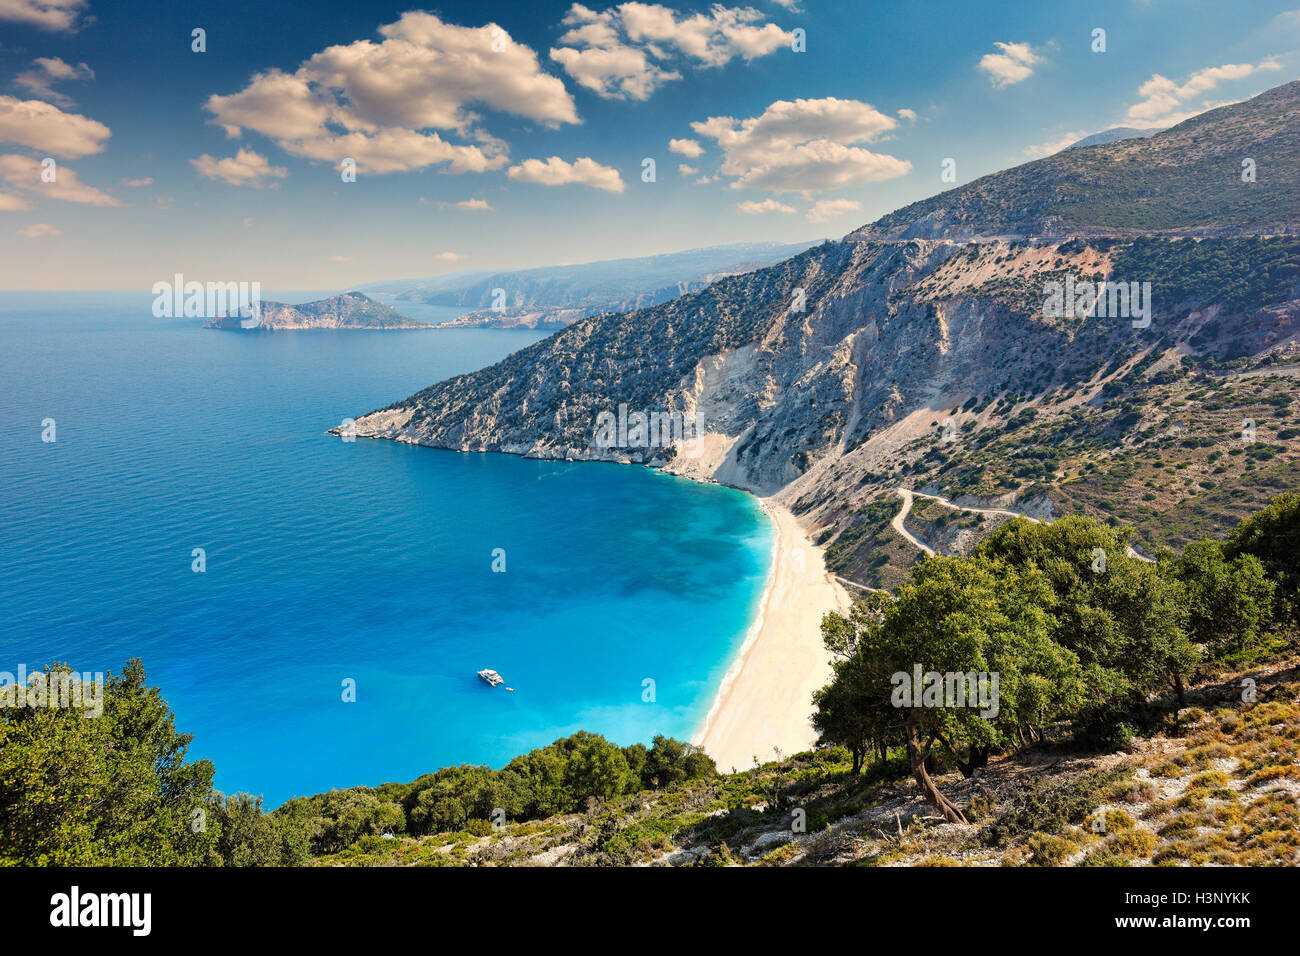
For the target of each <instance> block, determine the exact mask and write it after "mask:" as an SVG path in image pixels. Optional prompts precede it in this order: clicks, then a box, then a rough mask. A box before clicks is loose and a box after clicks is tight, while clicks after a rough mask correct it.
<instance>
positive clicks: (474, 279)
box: [361, 240, 820, 330]
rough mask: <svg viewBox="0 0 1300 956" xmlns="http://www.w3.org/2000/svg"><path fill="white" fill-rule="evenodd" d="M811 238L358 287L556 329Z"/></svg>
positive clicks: (482, 318) (506, 324)
mask: <svg viewBox="0 0 1300 956" xmlns="http://www.w3.org/2000/svg"><path fill="white" fill-rule="evenodd" d="M818 241H820V240H818ZM813 245H816V242H812V241H809V242H794V243H778V242H739V243H731V244H729V245H722V246H708V247H706V248H703V249H689V250H687V251H685V252H673V253H668V254H666V255H658V256H642V257H639V258H634V259H607V260H602V261H599V262H584V263H580V264H576V265H566V266H542V267H539V268H533V269H517V270H513V271H500V272H490V271H482V270H478V271H469V272H455V273H451V274H449V275H442V276H432V277H429V278H425V279H397V280H389V281H385V282H372V283H369V284H366V285H363V286H361V288H362V289H365V290H366V291H367V292H369V293H371V294H372V295H375V296H378V297H379V298H381V299H394V300H397V301H399V302H419V303H423V304H425V305H437V306H452V307H459V308H461V309H463V310H464V313H463V314H462V315H459V316H457V317H456V318H455V319H452V320H450V321H447V322H443V323H441V324H440V325H438V326H437V327H438V328H459V329H464V328H479V329H519V328H523V329H542V330H555V329H562V328H565V327H566V326H569V325H572V324H573V323H574V322H577V321H578V320H579V319H583V318H586V317H587V316H591V315H598V314H600V313H602V312H631V311H634V310H636V309H644V308H648V307H650V306H654V305H659V304H661V303H664V302H668V301H670V300H672V299H676V298H678V297H679V296H683V295H686V294H688V293H691V292H698V291H700V290H701V289H704V288H707V287H708V286H710V285H712V284H713V283H714V282H716V281H717V280H719V279H721V278H724V277H726V276H732V275H740V274H742V273H746V272H753V271H754V270H756V269H761V268H762V267H764V266H769V265H772V264H773V263H776V262H781V261H782V260H784V259H788V258H789V257H790V256H793V255H797V254H798V253H800V252H803V251H804V250H805V249H807V248H809V247H810V246H813Z"/></svg>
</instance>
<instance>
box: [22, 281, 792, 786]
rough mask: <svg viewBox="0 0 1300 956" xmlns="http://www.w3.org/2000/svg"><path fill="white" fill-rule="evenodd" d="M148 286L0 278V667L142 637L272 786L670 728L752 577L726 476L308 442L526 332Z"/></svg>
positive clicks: (206, 732) (176, 692)
mask: <svg viewBox="0 0 1300 956" xmlns="http://www.w3.org/2000/svg"><path fill="white" fill-rule="evenodd" d="M282 295H285V297H286V298H288V297H289V294H283V293H282ZM268 297H274V296H268ZM302 297H305V295H303V296H302ZM289 301H300V298H298V297H295V298H289ZM149 304H150V298H149V297H148V296H147V295H145V296H142V295H137V294H125V293H95V294H89V293H78V294H64V293H0V408H2V409H3V413H2V414H0V487H3V497H2V504H3V507H2V509H0V593H2V594H3V601H2V602H0V670H8V671H14V670H15V669H16V668H17V665H18V664H19V663H25V664H27V666H28V667H29V668H36V667H40V666H44V665H46V664H48V663H49V662H50V661H52V660H59V661H64V662H67V663H69V664H71V665H72V666H73V667H74V668H75V669H77V670H82V671H84V670H107V669H113V670H117V669H118V668H120V667H121V665H122V663H123V661H124V660H126V659H127V658H129V657H137V656H138V657H140V658H142V659H143V661H144V664H145V667H146V669H147V670H148V673H149V678H150V682H151V683H156V684H158V685H159V686H160V687H161V688H162V691H163V695H164V696H165V697H166V698H167V700H168V701H169V702H170V703H171V705H172V706H173V708H174V709H175V711H176V715H177V723H178V726H179V727H180V728H181V729H182V730H184V731H186V732H189V733H192V734H194V742H193V744H192V745H191V749H190V753H191V755H192V756H203V757H209V758H211V759H212V760H213V761H214V762H215V763H216V767H217V779H216V782H217V785H218V787H220V788H222V789H224V790H226V791H228V792H233V791H237V790H246V791H249V792H252V793H259V794H264V795H265V797H266V799H267V802H268V804H270V805H276V804H278V803H280V802H282V801H283V800H285V799H287V798H289V797H291V796H294V795H296V794H305V793H314V792H318V791H321V790H326V789H329V788H331V787H346V786H355V785H359V784H377V783H381V782H384V781H390V780H409V779H413V778H414V777H416V776H418V775H419V774H421V773H424V772H428V771H431V770H434V769H436V768H438V767H440V766H445V765H448V764H454V763H460V762H464V761H468V762H474V763H489V764H491V765H493V766H499V765H501V764H502V763H504V762H505V761H507V760H508V759H509V758H510V757H512V756H514V755H515V754H517V753H521V752H523V751H526V750H528V749H530V748H532V747H536V746H540V745H544V744H546V743H549V742H550V741H551V740H553V739H554V738H556V737H557V736H560V735H563V734H567V733H571V732H573V731H575V730H579V729H586V730H590V731H594V732H598V733H603V734H605V735H606V736H608V737H609V738H610V739H612V740H614V741H615V742H617V743H619V744H628V743H631V742H633V741H637V740H640V741H648V740H649V738H650V737H651V736H653V735H654V734H656V733H665V734H670V735H675V736H678V737H682V738H685V737H688V736H689V735H690V734H691V732H692V731H693V729H694V728H695V727H696V726H697V725H698V723H699V722H700V720H701V719H702V718H703V716H704V714H705V713H707V711H708V707H709V704H710V703H711V700H712V697H713V694H714V692H715V691H716V689H717V687H718V684H719V683H720V682H721V679H722V676H723V674H724V673H725V671H726V668H727V665H728V663H729V661H730V658H731V657H732V655H733V654H734V652H735V651H736V650H737V649H738V648H739V646H740V644H741V642H742V640H743V636H744V631H745V629H746V627H747V624H748V621H749V619H750V617H751V616H752V613H753V611H754V608H755V606H756V604H757V601H758V599H759V597H760V592H761V589H762V585H763V580H764V577H765V574H766V570H767V562H768V552H769V548H770V540H771V539H770V533H771V532H770V529H769V527H768V525H767V523H766V519H765V518H763V516H762V514H761V512H759V510H758V509H757V507H756V505H755V504H754V503H753V502H752V501H751V500H750V499H749V498H748V497H747V496H745V495H742V494H740V493H738V492H734V491H731V490H728V489H725V488H719V487H716V486H705V485H696V484H692V483H689V482H685V481H681V480H678V479H673V478H669V477H666V476H663V475H659V474H656V473H654V472H651V471H649V470H647V469H642V468H631V467H620V466H617V465H604V464H579V463H564V462H538V461H528V460H524V459H520V458H515V457H511V456H506V455H461V454H457V453H453V452H444V451H436V450H432V449H427V448H417V447H411V446H406V445H399V444H395V443H392V442H380V441H366V440H364V439H358V440H357V441H355V442H353V443H346V442H343V441H341V440H339V439H337V438H334V437H331V436H328V435H326V434H324V432H325V430H326V429H327V428H330V427H332V426H334V425H337V424H338V423H339V422H340V421H341V420H342V419H343V418H345V417H347V416H350V415H355V414H357V413H360V412H365V411H368V410H370V409H372V408H376V407H380V406H383V405H387V404H388V403H390V402H392V401H394V400H396V399H399V398H402V397H405V396H406V395H408V394H410V393H412V392H415V391H417V390H418V389H420V388H422V387H424V386H425V385H428V384H430V383H431V382H434V381H436V380H438V379H441V378H444V377H446V376H448V375H452V374H456V373H458V372H463V371H468V370H471V369H474V368H478V367H481V366H484V365H487V364H490V363H491V362H494V361H496V360H498V359H500V358H502V357H503V356H505V355H506V354H507V353H509V352H511V351H514V350H516V349H518V348H520V347H522V346H524V345H527V344H529V343H531V342H533V341H536V340H537V339H538V338H540V336H539V335H538V334H537V333H533V332H520V331H494V330H444V331H436V332H400V333H399V332H394V333H374V332H369V333H367V332H320V333H280V334H274V335H243V334H239V333H230V332H217V331H213V330H204V329H201V328H198V326H199V325H200V324H201V323H200V322H199V321H197V320H194V319H155V318H154V317H153V316H152V315H151V314H150V310H149ZM421 317H423V316H421ZM47 418H52V419H54V420H55V427H56V429H57V431H56V441H55V442H53V443H44V442H42V440H41V431H42V421H43V420H44V419H47ZM195 548H203V549H204V550H205V552H206V565H207V567H206V571H205V572H204V573H195V572H194V571H193V570H192V561H193V558H192V557H191V554H192V551H193V549H195ZM496 548H503V549H505V560H506V571H505V573H494V572H493V571H492V560H493V558H492V553H493V550H494V549H496ZM484 667H491V668H495V669H496V670H498V671H500V672H501V674H502V675H503V676H504V677H505V678H506V683H507V684H508V685H510V686H511V687H514V688H515V689H516V692H515V693H508V692H506V691H505V690H504V689H503V688H496V689H489V688H488V687H487V686H486V685H485V684H483V683H482V682H481V681H480V680H479V679H478V678H477V677H476V676H475V672H476V671H477V670H479V669H481V668H484ZM347 679H351V680H354V681H355V682H356V701H355V703H345V702H344V701H343V700H342V695H343V682H344V681H345V680H347ZM646 679H650V680H653V681H654V682H655V684H654V689H655V697H656V699H655V701H654V702H645V701H643V699H642V698H643V686H644V684H643V681H645V680H646Z"/></svg>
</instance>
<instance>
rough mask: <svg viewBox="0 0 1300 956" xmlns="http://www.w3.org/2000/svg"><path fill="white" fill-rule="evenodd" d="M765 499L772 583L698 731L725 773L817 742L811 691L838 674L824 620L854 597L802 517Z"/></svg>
mask: <svg viewBox="0 0 1300 956" xmlns="http://www.w3.org/2000/svg"><path fill="white" fill-rule="evenodd" d="M760 505H761V506H762V508H763V510H764V512H766V514H767V515H768V517H769V518H770V519H771V520H772V524H773V531H774V540H773V545H772V548H773V560H772V566H771V569H770V571H769V572H768V579H767V585H766V587H765V588H764V591H763V597H762V599H761V601H760V604H759V610H758V614H757V616H756V617H755V619H754V621H753V622H752V623H751V625H750V630H749V632H748V634H747V635H746V637H745V643H744V645H743V646H742V647H741V649H740V652H739V653H738V654H737V656H736V659H735V660H734V661H733V662H732V664H731V667H730V668H729V669H728V670H727V674H726V676H725V677H724V678H723V681H722V685H721V687H720V688H719V689H718V695H717V697H716V698H715V699H714V701H713V705H712V707H711V708H710V709H709V714H708V716H707V717H706V718H705V720H704V723H703V724H702V725H701V727H700V729H699V730H698V731H697V732H696V734H695V736H694V738H693V743H695V744H697V745H699V746H701V747H703V748H704V751H705V752H706V753H707V754H708V755H709V756H710V757H712V758H713V759H714V761H715V762H716V763H717V765H718V769H719V770H720V771H722V772H724V773H725V772H727V771H730V770H731V769H732V768H735V769H737V770H744V769H747V768H749V767H751V766H753V765H754V762H755V759H757V760H758V762H760V763H762V762H764V761H767V760H771V759H773V758H774V756H775V754H774V748H775V749H776V750H780V751H781V753H782V754H786V755H788V754H792V753H798V752H799V751H801V750H807V749H808V748H809V747H810V746H811V745H812V744H813V743H814V741H816V739H817V733H816V731H814V730H813V727H812V719H811V715H812V710H813V707H812V695H813V692H814V691H816V690H818V689H819V688H821V687H823V686H825V685H826V683H827V682H828V681H829V680H830V676H831V665H830V655H829V654H828V653H827V652H826V649H825V648H824V647H823V646H822V638H821V620H822V616H823V615H824V614H825V613H826V612H827V611H831V610H840V611H844V610H847V609H848V606H849V603H850V599H849V595H848V593H847V592H846V591H845V589H844V588H843V587H842V586H841V585H840V584H839V582H837V581H836V580H835V579H834V578H833V577H832V576H831V575H829V574H827V573H826V570H825V566H824V564H823V561H822V552H821V549H820V548H817V547H814V546H813V544H812V543H811V542H810V541H809V539H808V536H807V535H806V534H805V533H804V530H803V528H802V527H800V525H799V522H798V520H797V519H796V518H795V516H794V515H793V514H792V513H791V512H790V511H789V510H788V509H787V508H785V507H784V506H782V505H780V504H777V503H776V502H775V501H773V500H772V499H760Z"/></svg>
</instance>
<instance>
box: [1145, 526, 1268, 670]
mask: <svg viewBox="0 0 1300 956" xmlns="http://www.w3.org/2000/svg"><path fill="white" fill-rule="evenodd" d="M1170 573H1172V575H1173V576H1174V578H1175V579H1176V580H1177V581H1178V582H1179V583H1180V584H1181V585H1182V587H1183V594H1184V597H1185V601H1186V609H1187V626H1188V631H1189V633H1190V634H1191V637H1192V640H1194V641H1196V642H1198V643H1200V644H1202V645H1204V646H1205V647H1206V649H1207V650H1208V652H1209V654H1210V656H1211V657H1212V658H1215V659H1223V658H1225V657H1227V656H1228V655H1229V654H1232V656H1233V658H1234V659H1235V660H1242V659H1246V658H1248V657H1249V656H1250V654H1251V652H1252V651H1253V650H1254V649H1255V648H1256V647H1257V646H1258V644H1259V641H1260V638H1261V636H1262V633H1263V629H1264V627H1265V626H1266V625H1267V624H1268V623H1269V621H1270V620H1271V617H1272V606H1273V592H1274V589H1275V587H1274V583H1273V581H1272V580H1270V579H1269V577H1268V576H1267V574H1266V573H1265V571H1264V565H1263V564H1262V563H1261V562H1260V560H1259V558H1257V557H1255V556H1254V555H1253V554H1238V555H1237V556H1236V557H1235V558H1233V559H1232V560H1231V561H1229V560H1227V558H1226V557H1225V556H1224V551H1223V545H1221V544H1220V543H1219V542H1217V541H1212V540H1205V541H1197V542H1194V543H1192V544H1189V545H1188V546H1187V547H1186V548H1185V549H1184V550H1183V553H1182V555H1181V556H1180V557H1179V558H1178V559H1177V560H1176V561H1174V562H1173V563H1172V566H1171V568H1170Z"/></svg>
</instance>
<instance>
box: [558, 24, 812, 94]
mask: <svg viewBox="0 0 1300 956" xmlns="http://www.w3.org/2000/svg"><path fill="white" fill-rule="evenodd" d="M563 22H564V25H565V26H566V27H568V28H569V30H568V32H566V33H565V34H564V35H563V36H561V37H560V39H559V41H558V43H559V45H558V46H556V47H553V48H552V49H551V59H552V60H554V61H555V62H556V63H558V64H560V66H561V67H562V68H563V69H564V71H565V72H566V73H568V74H569V76H571V77H572V78H573V79H574V80H575V81H576V82H577V83H578V84H579V85H580V86H585V87H586V88H587V89H589V90H593V91H594V92H595V93H596V94H597V95H599V96H603V97H607V98H610V99H633V100H644V99H648V98H649V97H650V94H652V93H653V92H654V91H655V90H656V89H658V88H659V87H660V86H662V85H663V84H664V83H667V82H668V81H670V80H678V79H681V73H680V72H679V68H681V67H715V66H723V65H725V64H727V63H730V62H731V61H732V60H733V59H736V58H737V57H739V58H741V59H744V60H745V61H750V60H754V59H756V58H758V57H761V56H766V55H767V54H769V53H772V52H774V51H775V50H779V49H781V48H782V47H788V46H789V45H790V43H791V42H792V41H793V39H794V35H793V34H792V33H789V32H788V31H786V30H783V29H781V28H780V27H778V26H777V25H776V24H774V23H768V22H766V18H765V17H764V15H763V14H762V13H761V12H759V11H758V10H755V9H753V8H751V7H725V6H723V5H721V4H714V5H713V7H712V8H711V9H710V10H709V12H708V13H697V14H693V15H689V16H681V17H680V19H679V15H678V14H677V13H676V12H675V11H673V10H671V9H669V8H668V7H665V6H662V5H661V4H657V3H621V4H619V5H618V6H616V7H611V8H610V9H608V10H606V11H604V12H603V13H597V12H596V11H595V10H592V9H589V8H588V7H584V6H583V5H582V4H580V3H575V4H574V5H573V6H572V7H570V8H569V12H568V14H567V15H566V16H565V18H564V21H563Z"/></svg>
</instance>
